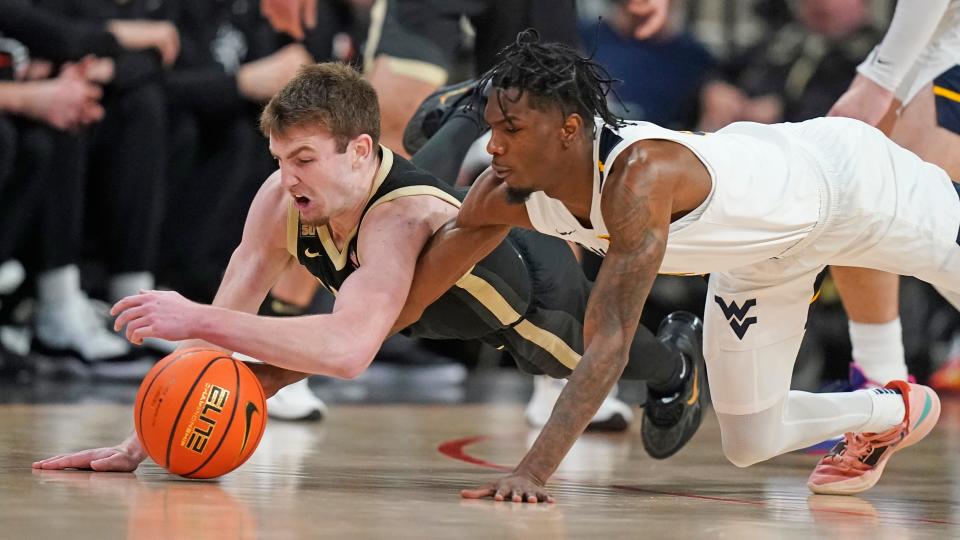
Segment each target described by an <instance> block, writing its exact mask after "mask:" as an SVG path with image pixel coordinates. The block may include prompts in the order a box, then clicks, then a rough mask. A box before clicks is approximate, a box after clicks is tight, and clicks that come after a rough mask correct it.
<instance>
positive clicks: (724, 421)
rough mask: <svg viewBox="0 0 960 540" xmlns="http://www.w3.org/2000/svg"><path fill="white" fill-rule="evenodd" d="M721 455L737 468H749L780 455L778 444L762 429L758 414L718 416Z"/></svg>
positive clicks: (761, 421)
mask: <svg viewBox="0 0 960 540" xmlns="http://www.w3.org/2000/svg"><path fill="white" fill-rule="evenodd" d="M717 417H718V418H719V419H720V433H721V440H722V443H723V455H724V457H726V458H727V460H728V461H729V462H730V463H733V464H734V465H736V466H737V467H741V468H742V467H749V466H751V465H753V464H756V463H760V462H761V461H766V460H768V459H770V458H772V457H774V456H776V455H778V454H779V453H780V451H779V444H778V443H777V442H776V441H775V440H774V438H773V437H770V436H768V435H769V434H768V433H766V430H764V429H763V427H762V426H763V417H761V415H760V414H743V415H726V414H718V415H717Z"/></svg>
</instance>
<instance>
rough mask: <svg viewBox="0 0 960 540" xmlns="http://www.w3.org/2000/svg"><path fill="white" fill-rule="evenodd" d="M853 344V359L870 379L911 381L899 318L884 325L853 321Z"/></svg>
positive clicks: (879, 381) (882, 382)
mask: <svg viewBox="0 0 960 540" xmlns="http://www.w3.org/2000/svg"><path fill="white" fill-rule="evenodd" d="M850 343H851V344H853V360H854V361H855V362H856V363H857V365H859V366H860V368H861V369H863V373H864V375H866V376H867V378H868V379H870V380H872V381H874V382H876V383H879V384H887V383H888V382H890V381H905V380H907V362H906V359H905V356H904V353H903V329H902V328H901V326H900V318H899V317H897V318H896V319H894V320H892V321H890V322H888V323H882V324H869V323H858V322H853V321H850Z"/></svg>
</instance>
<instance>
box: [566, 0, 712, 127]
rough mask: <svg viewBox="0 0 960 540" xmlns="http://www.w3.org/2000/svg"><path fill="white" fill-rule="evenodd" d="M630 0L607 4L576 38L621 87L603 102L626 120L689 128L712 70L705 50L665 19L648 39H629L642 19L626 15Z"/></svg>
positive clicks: (689, 35) (617, 0)
mask: <svg viewBox="0 0 960 540" xmlns="http://www.w3.org/2000/svg"><path fill="white" fill-rule="evenodd" d="M629 4H630V2H629V0H611V1H610V2H609V9H608V12H607V15H606V17H605V18H604V19H603V20H601V21H600V22H594V21H583V22H582V23H581V25H580V36H581V40H582V41H583V43H584V44H585V48H586V49H587V50H588V51H595V52H594V53H593V59H594V60H595V61H596V62H597V63H599V64H601V65H602V66H604V67H605V68H606V69H607V71H609V72H610V75H612V76H613V77H614V78H616V79H620V80H621V81H623V82H621V83H619V84H616V85H614V89H615V90H616V92H617V94H619V96H620V99H621V100H623V103H622V104H621V103H620V102H619V100H617V99H616V98H615V97H614V96H612V95H611V96H608V97H609V99H608V102H609V103H610V105H611V107H612V108H613V110H614V111H616V112H617V113H618V114H623V116H624V117H625V118H628V119H631V120H646V121H648V122H654V123H656V124H659V125H662V126H666V127H672V128H687V129H689V128H691V127H693V126H694V125H695V124H696V121H697V105H698V101H699V96H700V90H701V88H702V87H703V84H704V82H705V81H706V79H707V75H708V74H709V72H710V70H711V69H712V68H713V65H714V60H713V58H712V57H711V56H710V53H709V52H708V51H707V49H706V47H704V46H703V44H701V43H700V42H699V41H698V40H697V39H696V38H695V37H694V36H693V35H692V34H690V33H689V32H686V31H684V30H682V29H681V28H680V25H679V24H677V22H676V21H675V20H670V19H668V20H667V22H666V23H665V24H664V26H663V27H662V28H661V29H660V30H659V31H657V32H656V33H655V34H653V35H652V36H651V37H650V38H648V39H637V38H636V37H634V35H635V33H636V30H637V29H638V28H640V27H642V26H643V24H644V22H645V21H646V17H643V16H640V15H636V14H633V13H631V12H630V10H629V9H628V8H629Z"/></svg>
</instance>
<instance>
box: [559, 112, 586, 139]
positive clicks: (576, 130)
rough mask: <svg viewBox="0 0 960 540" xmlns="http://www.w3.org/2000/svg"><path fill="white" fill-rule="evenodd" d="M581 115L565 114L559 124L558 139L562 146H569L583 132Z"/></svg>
mask: <svg viewBox="0 0 960 540" xmlns="http://www.w3.org/2000/svg"><path fill="white" fill-rule="evenodd" d="M583 129H584V124H583V117H582V116H580V115H579V114H577V113H572V114H569V115H567V117H566V118H564V120H563V125H562V126H560V140H561V141H562V142H563V145H564V146H569V145H570V144H571V143H572V142H573V141H574V140H576V138H577V137H578V136H579V135H580V133H582V132H583Z"/></svg>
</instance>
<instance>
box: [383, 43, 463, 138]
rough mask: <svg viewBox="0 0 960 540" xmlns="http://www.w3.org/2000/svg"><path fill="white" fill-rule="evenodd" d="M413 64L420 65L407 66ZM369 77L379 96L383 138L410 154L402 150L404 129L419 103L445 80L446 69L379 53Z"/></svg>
mask: <svg viewBox="0 0 960 540" xmlns="http://www.w3.org/2000/svg"><path fill="white" fill-rule="evenodd" d="M412 64H416V65H417V66H418V67H417V68H416V69H414V68H409V69H408V68H407V66H410V65H412ZM367 79H368V80H369V81H370V84H371V85H372V86H373V88H374V89H375V90H376V91H377V96H378V97H379V100H380V141H381V142H382V143H383V145H384V146H386V147H388V148H390V149H391V150H393V151H394V152H396V153H398V154H402V155H404V157H409V156H407V155H406V153H405V152H404V150H403V130H404V128H406V126H407V123H408V122H409V121H410V119H411V118H413V114H414V112H416V110H417V107H418V106H419V105H420V103H421V102H423V100H424V99H426V98H427V96H429V95H430V94H431V93H433V92H434V91H435V90H436V89H437V88H439V87H440V85H442V84H443V83H444V82H445V81H446V72H445V71H444V70H443V68H440V67H437V66H432V65H431V64H427V63H425V62H418V61H414V60H404V59H398V58H393V57H390V56H386V55H380V56H378V57H377V58H376V59H375V60H374V61H373V66H372V68H371V70H370V71H369V73H367Z"/></svg>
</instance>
